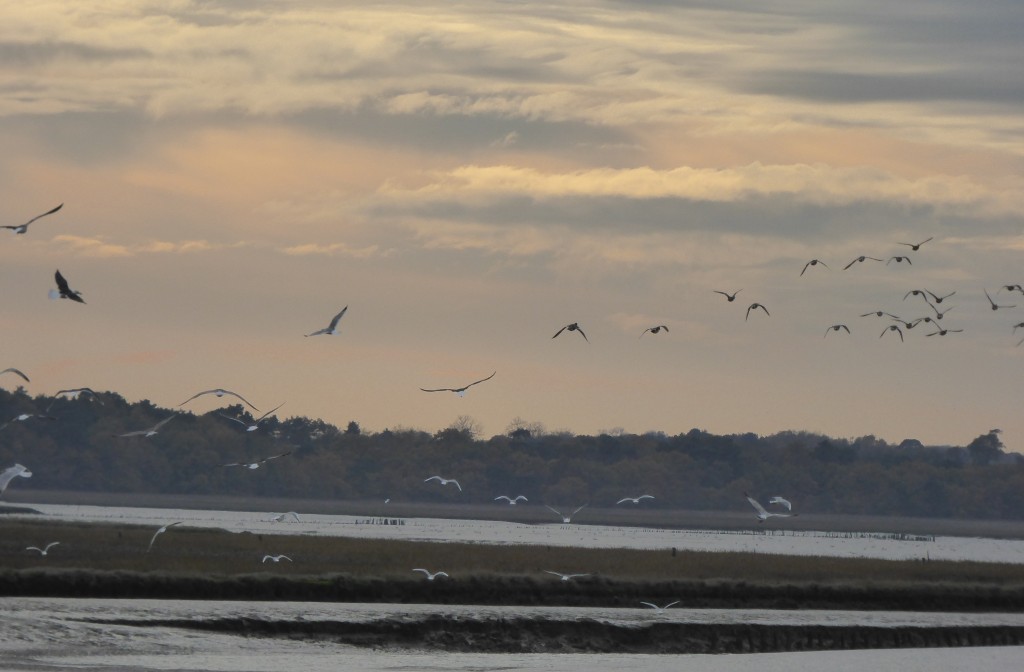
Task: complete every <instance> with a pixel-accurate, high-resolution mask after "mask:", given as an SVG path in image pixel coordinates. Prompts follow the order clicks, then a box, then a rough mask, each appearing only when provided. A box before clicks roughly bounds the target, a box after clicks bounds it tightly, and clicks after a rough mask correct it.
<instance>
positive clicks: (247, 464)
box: [220, 450, 292, 469]
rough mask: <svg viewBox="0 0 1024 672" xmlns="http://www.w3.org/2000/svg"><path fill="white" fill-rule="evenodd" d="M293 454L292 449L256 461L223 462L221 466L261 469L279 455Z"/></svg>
mask: <svg viewBox="0 0 1024 672" xmlns="http://www.w3.org/2000/svg"><path fill="white" fill-rule="evenodd" d="M291 454H292V451H290V450H289V451H288V452H287V453H281V454H280V455H271V456H270V457H264V458H263V459H261V460H256V461H255V462H232V463H230V464H222V465H220V466H222V467H245V468H246V469H259V468H260V467H261V466H263V465H264V464H266V463H267V462H270V461H271V460H276V459H277V458H279V457H284V456H285V455H291Z"/></svg>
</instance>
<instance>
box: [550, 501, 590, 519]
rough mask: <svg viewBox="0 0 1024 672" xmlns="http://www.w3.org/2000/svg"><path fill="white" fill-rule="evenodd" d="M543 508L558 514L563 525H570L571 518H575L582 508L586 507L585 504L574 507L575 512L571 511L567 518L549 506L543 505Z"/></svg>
mask: <svg viewBox="0 0 1024 672" xmlns="http://www.w3.org/2000/svg"><path fill="white" fill-rule="evenodd" d="M544 506H547V507H548V508H549V509H551V510H552V511H554V512H555V513H556V514H558V517H559V518H561V519H562V522H563V523H571V522H572V517H573V516H575V515H576V514H577V513H579V512H580V511H581V510H582V509H583V507H584V506H586V504H583V505H582V506H578V507H576V510H575V511H573V512H572V513H570V514H569V515H568V516H567V515H565V514H564V513H562V512H561V511H559V510H558V509H556V508H554V507H551V506H548V505H547V504H545V505H544Z"/></svg>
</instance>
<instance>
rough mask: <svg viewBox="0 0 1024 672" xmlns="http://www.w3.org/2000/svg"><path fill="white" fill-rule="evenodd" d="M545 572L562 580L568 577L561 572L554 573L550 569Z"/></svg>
mask: <svg viewBox="0 0 1024 672" xmlns="http://www.w3.org/2000/svg"><path fill="white" fill-rule="evenodd" d="M544 571H545V572H547V573H548V574H554V575H555V576H560V577H562V578H565V577H566V576H568V574H562V573H561V572H552V571H551V570H550V569H545V570H544Z"/></svg>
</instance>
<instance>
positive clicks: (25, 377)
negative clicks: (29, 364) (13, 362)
mask: <svg viewBox="0 0 1024 672" xmlns="http://www.w3.org/2000/svg"><path fill="white" fill-rule="evenodd" d="M5 373H13V374H16V375H18V376H21V377H22V378H23V379H24V380H25V382H26V383H31V382H32V381H31V380H29V379H28V376H26V375H25V374H24V373H22V372H21V371H19V370H17V369H15V368H14V367H10V368H7V369H4V370H3V371H0V375H3V374H5Z"/></svg>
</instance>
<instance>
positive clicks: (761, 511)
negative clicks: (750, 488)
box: [743, 492, 797, 523]
mask: <svg viewBox="0 0 1024 672" xmlns="http://www.w3.org/2000/svg"><path fill="white" fill-rule="evenodd" d="M743 496H744V497H746V498H747V501H748V502H750V505H751V506H752V507H754V511H756V512H757V521H758V522H759V523H763V522H764V521H766V520H768V519H769V518H771V517H772V516H776V517H779V518H789V517H790V516H795V515H797V514H795V513H775V512H772V511H767V510H765V508H764V507H763V506H761V503H760V502H758V501H757V500H756V499H754V498H753V497H751V496H750V495H749V494H747V493H745V492H744V493H743Z"/></svg>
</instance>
